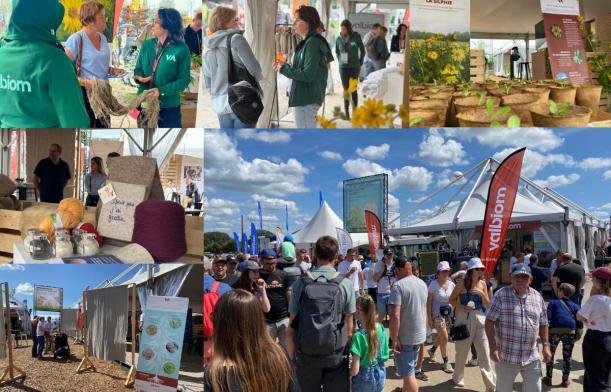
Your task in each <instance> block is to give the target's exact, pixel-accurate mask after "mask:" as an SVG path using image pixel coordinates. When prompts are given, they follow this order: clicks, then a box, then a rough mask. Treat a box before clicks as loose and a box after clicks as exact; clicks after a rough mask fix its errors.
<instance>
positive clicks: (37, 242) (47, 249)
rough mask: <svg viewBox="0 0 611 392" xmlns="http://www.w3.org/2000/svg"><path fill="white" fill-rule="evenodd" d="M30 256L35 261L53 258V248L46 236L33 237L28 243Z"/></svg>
mask: <svg viewBox="0 0 611 392" xmlns="http://www.w3.org/2000/svg"><path fill="white" fill-rule="evenodd" d="M30 254H31V255H32V258H33V259H35V260H47V259H50V258H51V257H53V247H52V246H51V242H49V238H47V235H46V234H38V235H36V236H34V238H33V239H32V241H31V242H30Z"/></svg>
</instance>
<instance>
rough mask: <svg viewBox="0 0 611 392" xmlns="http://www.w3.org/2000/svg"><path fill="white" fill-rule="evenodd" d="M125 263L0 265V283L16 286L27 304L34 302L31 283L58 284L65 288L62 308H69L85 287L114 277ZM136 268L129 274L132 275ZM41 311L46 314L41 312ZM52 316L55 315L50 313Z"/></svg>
mask: <svg viewBox="0 0 611 392" xmlns="http://www.w3.org/2000/svg"><path fill="white" fill-rule="evenodd" d="M128 267H129V266H126V265H112V264H107V265H93V264H89V265H62V264H55V265H49V264H37V265H18V264H7V265H0V282H6V281H8V283H9V288H10V289H11V290H12V289H16V294H15V297H16V298H17V299H19V300H24V299H27V301H28V306H29V307H31V306H32V304H33V303H34V302H33V293H34V285H43V286H52V287H61V288H63V289H64V307H66V308H68V307H71V306H72V304H74V303H75V302H76V301H78V300H79V299H80V298H82V295H83V294H82V293H83V290H84V289H85V288H86V287H88V286H89V287H90V288H93V287H96V286H98V285H99V284H100V283H102V282H103V281H105V280H107V279H113V278H114V277H115V276H117V275H119V274H120V273H121V272H122V271H124V270H125V269H127V268H128ZM136 271H138V269H135V270H134V272H133V273H130V275H128V277H130V276H133V274H135V273H136ZM40 314H46V313H45V312H40ZM51 315H56V314H53V313H51Z"/></svg>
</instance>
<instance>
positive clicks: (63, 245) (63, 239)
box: [54, 233, 74, 257]
mask: <svg viewBox="0 0 611 392" xmlns="http://www.w3.org/2000/svg"><path fill="white" fill-rule="evenodd" d="M54 247H55V257H70V256H72V255H73V254H74V249H73V247H72V242H71V241H70V236H69V235H68V236H66V235H65V234H63V233H58V234H56V235H55V245H54Z"/></svg>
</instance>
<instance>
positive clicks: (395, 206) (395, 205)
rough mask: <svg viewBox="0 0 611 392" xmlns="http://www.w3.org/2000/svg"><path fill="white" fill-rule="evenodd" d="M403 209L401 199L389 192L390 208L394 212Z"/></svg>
mask: <svg viewBox="0 0 611 392" xmlns="http://www.w3.org/2000/svg"><path fill="white" fill-rule="evenodd" d="M400 209H401V203H400V202H399V199H397V198H396V197H395V195H392V194H390V193H389V194H388V210H389V211H393V212H398V211H399V210H400Z"/></svg>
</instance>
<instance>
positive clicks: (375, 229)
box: [365, 210, 382, 260]
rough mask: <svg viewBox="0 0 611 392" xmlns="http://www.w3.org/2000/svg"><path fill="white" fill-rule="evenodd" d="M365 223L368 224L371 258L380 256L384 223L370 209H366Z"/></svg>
mask: <svg viewBox="0 0 611 392" xmlns="http://www.w3.org/2000/svg"><path fill="white" fill-rule="evenodd" d="M365 224H366V225H367V237H368V238H369V254H370V255H371V259H372V260H375V259H378V258H379V253H380V250H381V249H382V224H381V223H380V218H378V217H377V215H376V214H374V213H373V212H371V211H369V210H365Z"/></svg>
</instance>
